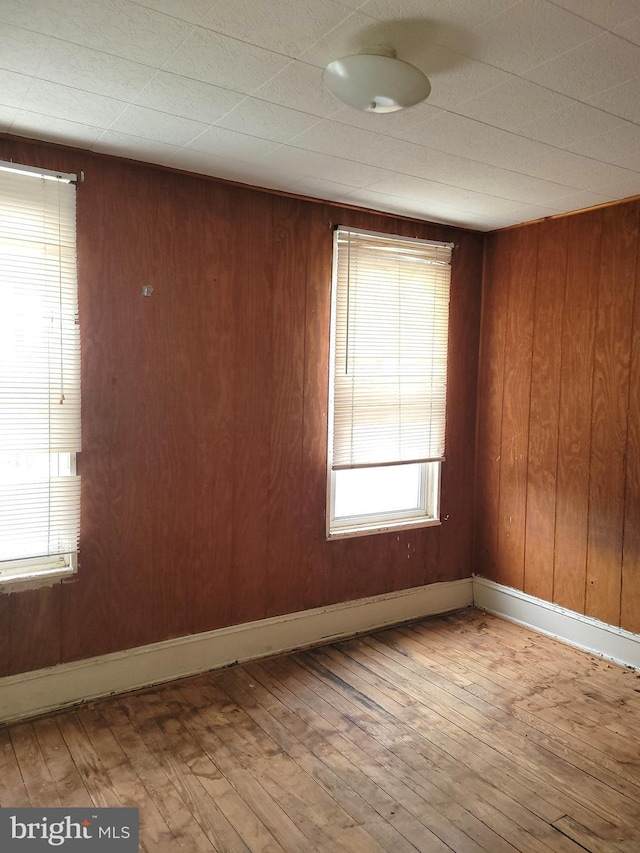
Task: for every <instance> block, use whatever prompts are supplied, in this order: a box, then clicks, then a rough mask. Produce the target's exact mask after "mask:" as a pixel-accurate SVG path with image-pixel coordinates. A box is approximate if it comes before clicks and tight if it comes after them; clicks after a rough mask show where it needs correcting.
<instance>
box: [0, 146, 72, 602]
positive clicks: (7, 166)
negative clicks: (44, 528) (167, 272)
mask: <svg viewBox="0 0 640 853" xmlns="http://www.w3.org/2000/svg"><path fill="white" fill-rule="evenodd" d="M0 172H9V173H13V174H16V175H22V176H24V177H25V178H26V179H27V180H29V179H30V178H34V179H36V180H38V179H39V180H40V182H41V183H42V184H43V185H44V184H49V183H50V182H51V183H56V184H58V186H59V187H60V185H66V184H72V185H76V184H77V176H76V175H75V174H66V173H63V172H60V171H52V170H48V169H42V168H39V167H34V166H28V165H21V164H17V163H13V162H11V161H5V160H0ZM66 191H67V190H65V192H66ZM47 192H48V191H47ZM26 196H28V192H26V193H25V197H26ZM73 196H74V198H73V202H72V210H73V219H71V218H69V217H64V216H63V217H61V218H60V219H59V222H61V223H62V227H63V228H65V227H66V228H71V227H72V230H70V231H68V232H67V233H68V234H70V235H72V238H73V242H72V243H71V241H60V242H59V243H55V241H51V245H54V246H55V245H59V246H61V247H65V246H66V247H67V249H68V248H69V247H71V249H72V252H73V271H74V272H73V276H72V277H71V278H69V277H68V276H66V275H65V276H63V273H62V272H61V271H60V272H59V276H60V285H59V287H60V291H59V293H60V294H62V292H63V290H62V288H63V287H68V284H69V282H70V283H71V284H72V288H73V290H71V293H72V294H74V295H73V300H74V301H75V326H76V327H78V315H77V299H78V281H77V226H76V218H75V217H76V198H75V187H74V191H73ZM15 197H16V198H19V196H15ZM42 210H43V211H45V210H47V211H50V210H51V206H50V202H49V201H47V202H45V203H44V206H43V208H42ZM58 210H60V207H59V208H58ZM53 221H55V222H57V221H58V220H53ZM71 223H72V226H71ZM41 239H42V240H44V239H45V238H44V237H42V238H40V237H38V238H37V240H36V242H39V241H40V240H41ZM59 251H60V250H59ZM59 257H62V254H60V255H59ZM67 257H68V256H67ZM63 281H64V282H65V283H64V285H63ZM67 292H69V291H67ZM64 300H65V301H64V303H63V297H62V295H60V305H61V306H62V305H63V304H64V305H65V309H68V307H69V303H68V302H67V301H66V297H64ZM72 304H73V303H72ZM61 322H62V321H61ZM67 322H68V320H67ZM61 328H62V326H61ZM60 334H61V335H62V332H61V333H60ZM75 334H76V335H77V332H76V333H75ZM75 340H76V341H77V338H76V339H75ZM76 347H77V348H75V349H74V350H73V351H74V353H75V355H74V358H73V359H72V360H71V361H70V362H67V361H66V360H65V361H64V365H65V368H64V372H65V373H66V370H67V365H68V364H71V365H72V366H71V367H70V372H71V374H74V373H75V374H76V376H77V379H76V380H75V384H74V383H72V386H73V389H74V393H75V394H76V397H75V399H76V400H77V404H76V405H77V409H76V411H77V416H75V418H74V420H70V421H68V422H67V423H69V424H75V426H72V427H71V429H72V430H75V431H76V433H77V440H74V441H73V443H72V445H70V446H69V449H68V450H62V451H61V450H55V449H53V447H52V445H51V432H50V433H49V435H50V439H49V441H50V445H49V456H50V458H51V456H52V455H53V456H55V455H58V456H68V463H69V464H68V470H67V471H66V473H64V474H60V472H58V475H57V476H58V477H59V476H63V477H65V478H66V477H70V478H73V480H74V481H75V483H76V484H77V485H76V487H75V490H76V494H75V495H73V499H72V503H71V506H72V513H73V515H72V516H69V518H74V522H73V524H74V526H75V527H76V535H75V537H74V538H75V540H76V541H75V548H72V549H71V550H69V551H62V552H61V553H50V554H45V555H32V556H25V557H19V556H18V557H16V558H14V559H6V560H0V593H11V592H16V591H20V590H27V589H36V588H38V587H43V586H51V585H53V584H56V583H60V582H62V581H64V580H65V579H68V578H70V577H73V576H74V575H75V574H76V572H77V569H78V541H77V536H78V535H79V514H80V485H79V484H80V477H79V475H78V473H77V467H76V466H77V455H78V453H79V452H80V449H81V446H80V431H81V423H80V408H79V407H80V405H81V403H80V395H81V388H80V344H79V341H77V343H76ZM49 382H50V383H51V374H49ZM51 387H52V386H51V384H49V388H51ZM64 391H67V386H66V383H65V387H64ZM67 393H68V391H67ZM63 399H64V397H61V401H62V400H63ZM12 404H13V403H12ZM72 406H73V404H72ZM18 410H19V409H16V411H18ZM50 429H51V427H50ZM65 429H67V430H69V427H65ZM69 434H70V433H69ZM16 452H18V453H20V452H23V451H21V450H19V449H17V450H16ZM24 452H33V451H30V450H27V449H26V448H25V451H24ZM45 452H46V450H45ZM52 479H56V475H54V474H53V473H52V471H51V469H50V472H49V483H51V481H52ZM49 488H50V489H51V486H50V487H49ZM70 497H71V495H70ZM50 500H51V498H50ZM49 507H50V509H49V512H50V513H51V503H49ZM54 517H56V516H55V514H54ZM57 518H58V519H59V518H60V516H58V517H57ZM69 544H70V545H72V542H70V543H69Z"/></svg>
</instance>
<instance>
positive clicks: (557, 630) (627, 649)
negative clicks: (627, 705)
mask: <svg viewBox="0 0 640 853" xmlns="http://www.w3.org/2000/svg"><path fill="white" fill-rule="evenodd" d="M473 603H474V604H475V606H476V607H478V608H480V610H486V611H487V613H493V614H495V615H496V616H502V617H503V618H505V619H508V620H509V621H510V622H516V623H517V624H518V625H524V626H525V627H527V628H533V629H534V630H535V631H539V632H540V633H541V634H547V635H548V636H549V637H554V638H555V639H557V640H562V641H563V642H565V643H568V644H569V645H571V646H577V647H578V648H580V649H584V650H585V651H588V652H591V653H593V654H596V655H599V656H600V657H603V658H606V659H607V660H611V661H615V663H619V664H622V665H623V666H630V667H633V668H634V669H640V634H633V633H632V632H631V631H625V630H624V629H623V628H616V627H615V625H608V624H607V623H606V622H601V621H600V620H599V619H594V618H592V617H591V616H583V615H582V614H581V613H575V612H574V611H573V610H567V609H566V608H564V607H560V606H559V605H557V604H551V603H550V602H548V601H543V599H541V598H535V597H534V596H533V595H527V594H526V593H525V592H521V591H520V590H518V589H513V588H512V587H509V586H503V585H502V584H499V583H495V582H494V581H490V580H487V579H486V578H481V577H478V576H477V575H474V577H473Z"/></svg>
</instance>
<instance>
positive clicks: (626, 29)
mask: <svg viewBox="0 0 640 853" xmlns="http://www.w3.org/2000/svg"><path fill="white" fill-rule="evenodd" d="M637 5H638V4H637V3H636V17H634V18H633V20H630V21H626V22H625V23H624V24H620V25H618V26H617V27H616V33H617V35H620V36H622V37H623V38H625V39H629V41H632V42H633V43H634V44H638V45H640V15H639V14H638V9H637Z"/></svg>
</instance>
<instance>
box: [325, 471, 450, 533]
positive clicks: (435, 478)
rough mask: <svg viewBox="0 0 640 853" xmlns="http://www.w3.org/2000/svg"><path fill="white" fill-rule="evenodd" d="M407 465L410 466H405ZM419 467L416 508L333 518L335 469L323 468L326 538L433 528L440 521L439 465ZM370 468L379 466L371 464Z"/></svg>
mask: <svg viewBox="0 0 640 853" xmlns="http://www.w3.org/2000/svg"><path fill="white" fill-rule="evenodd" d="M408 464H411V463H408ZM420 465H422V466H423V470H422V472H421V482H420V492H421V495H420V499H421V500H420V502H421V506H420V507H418V508H417V509H409V510H392V511H390V512H381V513H362V514H359V515H351V516H339V517H338V519H336V517H335V512H334V507H335V475H336V469H333V468H332V467H331V465H330V464H329V465H328V466H327V513H326V517H327V539H329V540H331V539H347V538H353V537H356V536H368V535H373V534H375V533H388V532H389V531H393V530H411V529H414V528H417V527H437V526H438V525H440V524H442V521H441V519H440V488H441V480H442V464H441V462H440V461H439V460H436V461H435V462H421V463H420ZM370 467H371V468H380V467H383V466H378V465H372V466H370Z"/></svg>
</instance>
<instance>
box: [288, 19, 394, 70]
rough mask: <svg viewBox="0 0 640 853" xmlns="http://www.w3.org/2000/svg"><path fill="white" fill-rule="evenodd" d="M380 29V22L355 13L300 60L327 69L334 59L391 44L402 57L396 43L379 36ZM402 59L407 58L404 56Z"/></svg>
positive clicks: (321, 39) (314, 45)
mask: <svg viewBox="0 0 640 853" xmlns="http://www.w3.org/2000/svg"><path fill="white" fill-rule="evenodd" d="M380 29H381V27H380V21H378V20H376V19H375V18H372V17H370V16H368V15H363V14H362V13H360V12H354V13H353V14H351V15H350V16H349V17H347V18H346V19H345V20H344V21H343V23H341V24H340V26H339V27H337V29H336V30H334V31H331V32H328V33H327V34H326V35H325V36H323V38H320V39H318V40H317V41H316V43H315V44H313V45H312V46H310V47H309V48H308V49H307V50H305V51H303V52H302V53H301V54H300V55H299V56H298V59H300V60H302V62H307V63H309V64H310V65H317V66H318V67H319V68H325V67H326V65H327V64H328V63H329V62H331V61H332V60H333V59H339V58H340V57H342V56H350V55H351V54H353V53H358V52H359V51H360V50H362V49H363V48H365V47H370V46H371V45H372V44H373V45H376V44H389V45H390V46H393V47H394V48H395V49H396V50H397V51H398V56H401V55H402V54H401V51H400V49H399V48H398V46H397V45H396V44H395V43H392V42H388V41H385V38H386V36H380V35H379V34H378V33H379V31H380ZM372 39H373V40H372ZM381 39H382V40H381ZM402 58H405V57H404V56H402Z"/></svg>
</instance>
